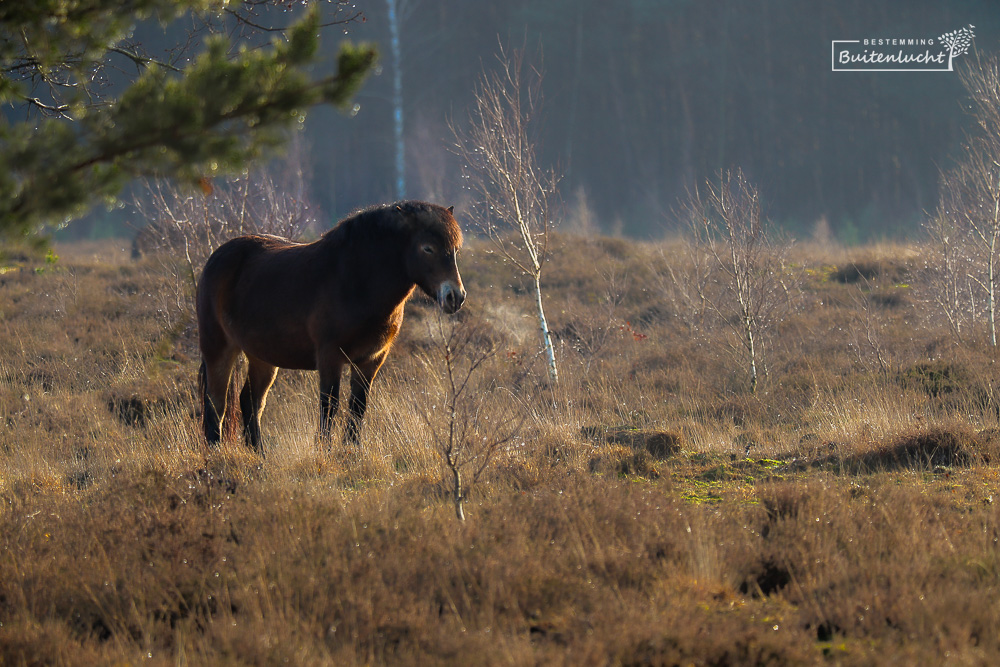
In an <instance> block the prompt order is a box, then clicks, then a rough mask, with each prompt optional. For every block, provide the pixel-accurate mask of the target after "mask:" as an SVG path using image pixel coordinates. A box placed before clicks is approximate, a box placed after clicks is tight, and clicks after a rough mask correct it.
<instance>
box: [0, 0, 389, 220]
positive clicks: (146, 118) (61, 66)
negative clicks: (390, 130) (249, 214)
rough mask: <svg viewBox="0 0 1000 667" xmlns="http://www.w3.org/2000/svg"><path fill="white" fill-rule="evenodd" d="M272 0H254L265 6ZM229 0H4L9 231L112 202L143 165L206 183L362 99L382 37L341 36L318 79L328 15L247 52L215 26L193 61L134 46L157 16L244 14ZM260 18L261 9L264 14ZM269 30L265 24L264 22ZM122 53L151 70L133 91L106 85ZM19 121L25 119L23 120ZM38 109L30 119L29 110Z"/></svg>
mask: <svg viewBox="0 0 1000 667" xmlns="http://www.w3.org/2000/svg"><path fill="white" fill-rule="evenodd" d="M262 4H263V2H262V0H244V5H246V6H250V5H255V6H257V7H258V8H259V7H260V6H261V5H262ZM238 5H239V3H234V2H224V1H223V0H37V1H36V2H31V3H28V2H0V105H3V107H5V112H6V113H0V234H2V235H6V236H8V237H10V236H15V235H31V234H34V233H36V232H37V231H38V230H39V229H41V228H42V227H43V226H44V225H46V224H53V223H55V224H61V223H65V222H68V221H70V220H71V219H73V218H75V217H78V216H79V215H81V214H83V213H84V212H86V211H87V210H89V209H90V208H91V207H92V206H93V205H95V204H96V203H99V202H101V201H102V200H103V201H106V202H112V201H114V199H115V198H116V197H117V196H118V195H119V194H120V193H121V191H122V189H123V188H124V186H125V185H126V184H127V183H128V182H129V181H130V180H131V179H132V178H134V177H136V176H170V177H177V178H181V179H184V180H187V181H192V182H198V181H203V179H206V178H210V177H212V176H214V175H217V174H218V175H221V174H226V173H233V172H236V171H239V170H241V169H243V168H244V167H245V166H246V165H247V164H248V163H249V162H251V161H253V160H254V159H256V158H258V157H260V156H261V155H262V154H264V153H265V152H266V151H267V150H268V149H270V148H273V147H275V146H277V145H279V144H280V143H281V142H282V141H283V139H284V137H285V133H286V132H287V130H288V129H289V128H290V127H292V126H294V125H295V124H297V123H299V122H301V120H302V119H303V117H304V114H305V112H306V110H307V109H308V108H309V107H311V106H313V105H316V104H320V103H331V104H334V105H337V106H340V107H344V106H346V105H348V104H349V102H350V100H351V97H352V96H353V94H354V92H355V91H356V90H357V89H358V87H359V86H360V85H361V83H362V81H363V80H364V78H365V76H366V75H367V73H368V72H369V71H370V70H371V68H372V66H373V65H374V62H375V57H376V54H375V50H374V48H373V47H371V46H367V45H362V46H354V45H352V44H350V43H349V42H345V43H344V44H342V45H341V47H340V51H339V54H338V57H337V71H336V73H335V74H330V75H326V76H320V77H314V76H310V74H309V73H308V72H307V68H308V67H309V66H310V65H312V64H314V63H315V62H316V61H317V59H318V58H317V55H318V51H319V37H318V35H319V32H320V28H321V24H320V20H321V19H320V12H319V10H318V8H317V7H316V5H315V4H313V5H311V6H310V7H309V8H308V10H307V11H306V13H305V15H304V16H303V18H301V19H300V20H298V21H297V22H295V23H294V24H292V25H291V26H290V27H288V28H287V29H286V30H283V31H279V32H278V33H277V34H278V35H279V37H278V38H276V39H274V41H272V42H271V44H270V45H269V46H268V47H267V48H255V49H250V48H246V47H245V46H240V48H236V49H234V48H233V47H232V45H231V44H230V42H229V40H228V39H227V38H226V37H225V36H223V35H219V34H216V35H211V36H209V37H208V38H206V39H205V41H204V47H203V49H202V50H201V52H200V53H199V54H198V55H197V56H196V57H194V58H191V59H190V60H188V61H187V62H184V61H183V60H178V62H174V63H170V62H157V61H156V60H155V59H153V58H150V57H148V56H146V55H145V54H144V53H143V52H142V50H141V49H138V48H135V45H134V44H133V43H131V41H130V40H131V35H132V33H133V31H134V29H135V26H136V25H137V24H138V23H139V22H141V21H143V20H152V19H156V20H159V21H160V22H161V23H163V24H167V23H170V22H172V21H174V20H176V19H178V18H179V17H181V16H184V15H186V14H194V15H195V16H198V17H201V18H202V20H203V21H204V20H208V17H212V16H216V17H218V16H219V15H221V14H223V13H227V12H228V13H230V14H234V12H235V11H236V10H234V9H233V7H234V6H238ZM253 15H254V16H255V15H256V14H253ZM262 29H263V28H262ZM111 57H119V58H120V57H125V58H127V59H128V60H131V61H132V62H133V63H135V65H136V68H137V72H138V74H137V75H136V76H135V78H134V80H132V81H131V82H130V84H129V85H128V86H127V88H125V89H124V90H123V91H122V92H120V93H119V94H116V95H115V94H111V93H109V92H108V91H109V88H108V87H107V86H102V78H103V73H104V70H103V65H104V64H105V63H106V62H107V60H108V59H109V58H111ZM15 118H16V119H18V120H16V121H15V120H14V119H15ZM21 118H24V119H25V120H20V119H21Z"/></svg>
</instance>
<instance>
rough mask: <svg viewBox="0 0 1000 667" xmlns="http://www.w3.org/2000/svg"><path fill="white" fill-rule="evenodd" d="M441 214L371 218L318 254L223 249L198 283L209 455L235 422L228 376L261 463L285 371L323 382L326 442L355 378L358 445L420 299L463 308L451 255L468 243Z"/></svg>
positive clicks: (319, 246) (339, 229) (378, 210)
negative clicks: (410, 302) (406, 312)
mask: <svg viewBox="0 0 1000 667" xmlns="http://www.w3.org/2000/svg"><path fill="white" fill-rule="evenodd" d="M452 212H453V207H449V208H444V207H441V206H437V205H435V204H427V203H424V202H418V201H404V202H398V203H395V204H388V205H384V206H373V207H371V208H368V209H365V210H363V211H360V212H359V213H356V214H354V215H352V216H351V217H349V218H346V219H345V220H342V221H340V222H339V223H338V224H337V225H336V226H335V227H334V228H333V229H331V230H330V231H328V232H327V233H326V234H324V235H323V236H321V237H320V238H319V239H318V240H316V241H314V242H312V243H293V242H291V241H288V240H285V239H282V238H278V237H275V236H263V235H255V236H241V237H239V238H235V239H232V240H231V241H228V242H226V243H224V244H223V245H221V246H220V247H219V248H218V249H217V250H216V251H215V252H214V253H212V256H211V257H209V258H208V261H207V262H206V263H205V270H204V272H203V273H202V275H201V280H200V281H199V283H198V293H197V311H198V338H199V346H200V348H201V356H202V363H201V370H200V372H199V378H200V384H201V388H202V389H201V390H202V396H203V400H204V410H203V426H204V429H205V437H206V438H207V439H208V442H209V444H210V445H215V444H218V442H219V440H220V439H221V437H222V425H223V422H224V421H225V420H226V419H227V418H235V405H234V404H235V402H236V398H235V397H236V391H235V381H236V380H235V378H234V373H233V369H234V367H235V365H236V361H237V359H238V358H239V355H240V354H241V353H242V354H245V355H246V358H247V362H248V373H247V379H246V382H245V384H244V385H243V389H242V390H241V391H240V393H239V407H240V411H241V412H242V415H243V433H244V438H245V439H246V442H247V444H248V445H249V446H250V447H252V448H253V449H255V450H256V451H257V452H258V453H260V454H263V453H264V449H263V442H262V439H261V432H260V414H261V411H262V410H263V408H264V403H265V401H266V399H267V392H268V389H270V387H271V384H272V383H273V382H274V378H275V375H276V374H277V369H278V368H295V369H304V370H318V371H319V396H320V413H319V432H320V436H321V437H323V438H324V439H328V438H329V437H330V432H331V428H332V424H333V418H334V416H335V415H336V413H337V407H338V402H339V396H340V375H341V371H342V370H343V368H344V366H345V365H346V366H348V367H349V368H350V372H351V396H350V401H349V405H348V408H349V415H348V420H347V426H346V428H345V439H346V440H347V441H350V442H356V441H357V436H358V429H359V427H360V425H361V419H362V417H363V416H364V413H365V407H366V405H367V403H368V393H369V391H370V390H371V386H372V381H373V380H374V379H375V375H376V374H377V373H378V370H379V368H380V367H381V366H382V363H383V362H384V361H385V358H386V355H387V354H388V353H389V349H390V347H391V346H392V342H393V340H394V339H395V338H396V334H398V333H399V327H400V325H401V324H402V322H403V306H404V304H405V302H406V300H407V298H408V297H409V296H410V294H411V293H412V292H413V290H414V288H416V287H419V288H420V289H421V290H422V291H423V292H425V293H426V294H427V295H428V296H430V297H431V298H433V299H434V300H435V301H437V303H438V305H439V306H440V307H441V309H442V310H443V311H444V312H446V313H454V312H456V311H457V310H458V309H459V308H461V307H462V303H463V302H464V301H465V288H464V287H463V285H462V277H461V276H460V275H459V273H458V264H457V262H456V254H457V252H458V250H459V248H460V247H461V246H462V231H461V229H460V228H459V226H458V223H457V222H456V221H455V218H454V217H453V216H452Z"/></svg>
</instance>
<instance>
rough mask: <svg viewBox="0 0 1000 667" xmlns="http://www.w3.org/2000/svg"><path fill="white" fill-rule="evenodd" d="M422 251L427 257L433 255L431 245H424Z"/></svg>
mask: <svg viewBox="0 0 1000 667" xmlns="http://www.w3.org/2000/svg"><path fill="white" fill-rule="evenodd" d="M422 250H423V251H424V252H426V253H427V254H428V255H433V254H434V246H432V245H425V246H424V247H423V248H422Z"/></svg>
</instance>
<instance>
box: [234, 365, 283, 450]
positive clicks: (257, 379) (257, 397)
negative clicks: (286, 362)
mask: <svg viewBox="0 0 1000 667" xmlns="http://www.w3.org/2000/svg"><path fill="white" fill-rule="evenodd" d="M247 362H248V363H247V366H248V368H247V380H246V382H245V383H244V385H243V390H242V391H241V392H240V412H242V413H243V437H244V440H245V441H246V443H247V445H248V446H249V447H250V448H251V449H253V450H254V451H256V452H257V453H258V454H259V455H261V456H263V455H264V438H263V436H262V435H261V431H260V414H261V412H263V411H264V405H265V403H266V402H267V392H268V390H270V389H271V385H272V384H273V383H274V378H275V376H276V375H277V374H278V369H277V368H276V367H274V366H272V365H271V364H268V363H265V362H263V361H261V360H259V359H254V358H252V357H249V356H248V357H247Z"/></svg>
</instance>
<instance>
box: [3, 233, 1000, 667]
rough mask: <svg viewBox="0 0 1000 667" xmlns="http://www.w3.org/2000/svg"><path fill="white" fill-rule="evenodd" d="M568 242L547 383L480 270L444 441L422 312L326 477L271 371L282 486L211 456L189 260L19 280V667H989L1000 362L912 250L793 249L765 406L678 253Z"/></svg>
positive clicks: (14, 466) (64, 261)
mask: <svg viewBox="0 0 1000 667" xmlns="http://www.w3.org/2000/svg"><path fill="white" fill-rule="evenodd" d="M555 241H556V242H555V244H554V247H555V251H554V253H553V255H552V257H551V258H550V260H549V261H550V264H549V265H548V266H547V268H546V274H545V276H544V278H543V289H544V291H545V297H546V300H547V301H546V306H547V309H548V310H549V319H550V325H551V327H552V331H553V333H554V336H555V339H556V351H557V354H558V355H559V359H560V378H559V383H558V384H557V385H554V386H553V385H549V383H548V380H547V374H546V372H545V362H544V359H542V358H541V357H540V356H539V354H538V350H539V344H538V333H537V330H536V328H535V325H534V324H533V320H532V319H531V317H530V315H531V313H532V308H533V303H532V301H531V298H530V297H529V296H528V290H529V289H530V287H531V286H530V285H528V284H521V283H519V282H517V281H516V280H512V278H511V277H510V276H511V275H512V274H511V272H510V271H508V270H507V269H506V267H504V266H503V265H502V263H501V262H500V261H499V260H498V259H497V257H496V256H495V255H492V254H490V253H489V251H488V248H487V246H486V245H485V244H482V243H477V242H476V241H475V240H472V241H471V242H470V243H469V248H468V250H467V251H466V252H465V253H464V254H463V257H462V258H461V269H462V274H463V278H464V279H465V282H466V287H467V289H468V292H469V299H468V302H467V305H466V307H465V309H463V311H461V313H460V314H459V315H458V316H456V319H457V326H459V327H468V331H470V332H471V334H470V335H469V336H467V337H466V339H465V342H466V345H465V347H464V348H463V354H464V355H467V356H466V357H461V358H456V359H454V363H455V364H456V365H458V366H461V364H463V363H467V362H468V361H467V360H468V359H472V358H475V359H478V360H479V362H480V365H479V366H478V368H476V369H474V372H473V373H472V375H470V376H469V377H470V380H469V382H470V385H469V389H468V390H467V391H466V392H464V393H463V394H462V395H461V396H460V397H459V400H458V401H456V402H455V412H454V416H452V414H451V412H450V411H449V410H448V409H446V406H448V405H449V397H448V383H447V382H446V376H445V362H444V358H443V348H442V341H441V333H440V332H441V326H439V321H438V315H437V313H436V311H435V309H434V307H433V305H431V304H429V303H425V302H423V301H420V300H414V301H411V302H410V303H409V304H408V305H407V321H406V322H405V323H404V328H403V333H402V335H401V337H400V340H399V342H398V344H397V347H396V349H395V350H394V352H393V354H392V355H391V356H390V358H389V361H388V363H387V365H386V367H385V369H384V376H381V377H380V378H379V381H378V382H377V386H376V393H375V397H374V402H373V404H372V405H371V407H370V410H369V413H368V415H367V416H366V420H365V424H364V427H363V429H362V442H363V445H362V446H361V447H360V448H357V449H355V448H351V447H347V446H344V445H340V444H335V445H334V446H333V447H332V449H331V450H330V451H326V449H325V448H324V447H322V446H320V444H319V443H318V442H317V439H316V430H317V423H316V422H317V417H316V415H317V409H318V408H317V405H318V396H317V394H318V388H317V381H316V378H315V376H314V375H313V374H308V373H296V372H288V371H282V372H281V373H280V374H279V377H278V381H277V383H276V385H275V388H274V390H273V392H272V395H271V398H270V401H269V403H268V406H267V409H266V412H267V418H266V420H265V421H266V424H265V427H264V431H265V433H264V436H265V440H266V444H267V448H268V450H267V457H266V459H259V458H257V456H256V455H255V454H253V453H252V452H251V451H249V450H248V449H247V448H246V447H244V446H243V445H242V444H240V443H227V444H224V445H223V446H222V447H221V448H219V449H218V450H209V449H208V448H207V447H206V446H205V444H204V442H203V439H202V437H201V436H200V431H199V424H198V419H199V416H200V415H199V402H198V401H197V400H196V398H195V374H196V370H197V366H198V358H197V346H196V340H197V336H196V331H195V330H194V324H193V317H192V309H191V301H190V300H191V281H190V277H189V276H187V275H185V274H184V264H185V263H184V262H183V261H179V260H177V259H175V258H172V257H171V256H169V255H164V254H155V253H154V254H152V255H150V256H147V257H145V258H143V259H140V260H132V259H130V258H129V253H128V252H126V251H125V250H123V246H125V245H126V244H124V243H118V244H115V243H113V242H108V243H96V244H79V245H73V246H65V247H57V248H56V249H55V252H56V254H58V255H59V258H58V259H56V257H55V256H51V257H50V260H49V261H47V262H46V261H35V260H31V259H29V258H27V257H22V258H9V257H8V258H7V259H6V260H4V262H2V263H0V266H2V267H3V268H2V271H3V273H2V275H0V329H2V333H0V664H11V665H18V664H28V665H34V664H98V663H103V664H107V663H112V662H115V663H117V662H127V663H135V662H140V661H149V662H150V663H151V664H161V663H162V664H167V663H169V664H205V663H220V662H221V663H251V664H261V663H266V664H270V663H277V662H288V663H291V664H306V665H308V664H342V665H348V664H371V663H393V664H428V663H434V664H463V665H467V664H516V665H523V664H535V663H543V664H573V665H577V664H688V663H693V664H764V663H770V664H803V663H820V662H825V661H829V662H834V663H837V664H842V663H843V664H870V663H873V662H879V663H883V662H895V663H900V664H936V663H940V662H943V661H954V662H956V663H960V664H983V663H989V662H993V661H995V660H996V659H997V658H998V657H1000V635H998V633H997V632H996V628H997V627H998V626H1000V549H998V539H1000V495H998V494H1000V475H998V467H997V464H998V458H1000V420H998V416H1000V409H998V408H1000V400H998V395H997V388H998V386H1000V378H998V373H997V371H996V368H995V360H996V354H995V350H994V349H993V348H991V347H989V346H988V344H987V343H988V336H987V332H986V328H985V326H983V327H982V329H981V330H979V331H976V332H973V333H972V334H969V333H968V332H967V333H966V336H965V337H964V342H962V343H957V342H955V340H954V338H953V336H952V335H951V333H950V329H949V326H948V323H947V322H946V321H943V318H942V317H939V316H938V315H937V311H936V310H935V307H934V306H933V302H932V299H929V298H927V296H926V295H925V291H926V290H925V286H926V285H928V284H929V282H928V280H929V279H928V277H927V274H926V271H927V270H926V266H927V265H928V262H929V261H930V260H929V259H928V258H927V257H926V252H927V251H926V250H925V249H924V248H922V247H920V246H916V245H912V246H906V245H881V246H872V247H866V248H861V249H843V248H838V247H830V246H822V247H821V246H808V245H807V246H797V247H795V248H793V250H792V251H791V252H790V253H789V254H788V255H787V260H788V261H789V262H790V263H789V264H788V265H786V266H785V267H784V268H783V269H782V270H783V271H787V273H788V276H789V280H788V281H787V286H788V290H787V293H786V294H785V297H786V298H787V299H789V304H787V305H788V306H789V307H787V308H785V309H784V310H783V311H782V312H783V315H782V318H781V320H780V321H776V322H773V323H771V326H770V330H769V337H768V339H767V340H765V341H763V343H764V345H765V347H764V354H763V356H762V359H763V361H764V364H763V373H762V374H761V377H760V378H759V379H758V382H757V386H756V391H753V392H751V386H750V382H749V380H748V376H747V373H746V371H745V364H744V362H743V360H742V359H741V357H740V355H741V348H740V345H739V341H738V340H734V339H733V338H732V336H733V333H732V332H733V331H734V328H733V327H727V326H725V322H724V321H721V320H720V318H724V317H725V309H724V308H720V309H715V310H713V309H708V310H704V309H700V306H699V301H698V299H697V298H691V297H692V294H690V293H689V294H687V295H685V294H682V293H680V292H679V291H678V289H679V283H678V282H677V281H676V280H672V279H671V278H670V276H671V275H674V276H675V277H676V276H687V279H688V280H689V282H687V283H686V284H687V285H688V286H690V285H692V283H691V282H690V280H695V279H696V278H697V276H698V275H700V274H699V273H698V271H697V270H696V269H694V268H692V267H691V266H689V262H690V258H689V257H688V256H687V255H685V254H684V253H683V252H682V250H683V248H684V247H685V246H684V245H683V244H681V243H680V242H669V241H668V242H661V243H656V244H652V243H637V242H630V241H624V240H620V239H609V238H590V239H585V238H579V237H572V236H559V237H557V238H556V239H555ZM793 277H794V280H793ZM780 284H782V285H783V286H784V285H786V282H784V281H781V282H780ZM796 284H798V285H801V288H797V287H796V286H795V285H796ZM706 290H708V293H709V296H710V297H711V298H712V299H715V300H716V301H715V302H716V303H717V304H720V303H722V302H721V301H719V299H721V298H722V297H721V296H720V295H718V294H714V295H713V294H712V293H711V285H710V282H709V283H706ZM694 296H695V297H697V295H694ZM446 326H447V325H446ZM737 329H738V328H737ZM512 416H513V417H515V418H513V419H512ZM452 421H454V422H455V423H457V424H459V425H460V426H462V429H461V433H462V439H461V441H460V442H458V443H457V445H458V450H459V451H460V453H461V455H462V456H464V457H466V458H465V459H464V461H467V462H469V465H468V468H466V470H467V471H469V472H475V471H477V470H481V473H480V474H479V475H478V479H473V477H474V475H471V474H467V475H466V489H465V493H466V498H465V513H466V515H467V519H466V520H465V521H464V522H462V521H458V520H457V519H456V516H455V514H456V513H455V508H454V502H453V494H452V487H451V482H450V481H449V479H450V478H449V475H448V470H447V469H446V467H445V465H444V463H443V460H442V443H441V442H440V438H441V437H442V436H441V434H443V433H448V432H449V428H448V426H449V425H450V424H451V423H452ZM494 424H496V425H498V426H493V425H494ZM504 429H507V430H506V431H504V433H500V434H498V432H499V431H502V430H504ZM487 455H489V456H490V457H489V458H486V456H487ZM484 463H485V465H483V464H484ZM995 498H996V501H995Z"/></svg>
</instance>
